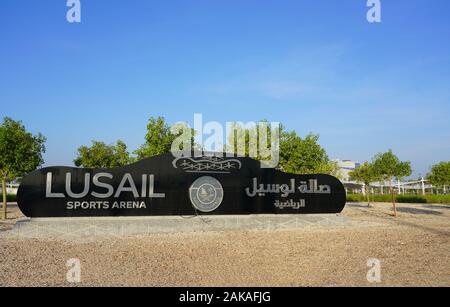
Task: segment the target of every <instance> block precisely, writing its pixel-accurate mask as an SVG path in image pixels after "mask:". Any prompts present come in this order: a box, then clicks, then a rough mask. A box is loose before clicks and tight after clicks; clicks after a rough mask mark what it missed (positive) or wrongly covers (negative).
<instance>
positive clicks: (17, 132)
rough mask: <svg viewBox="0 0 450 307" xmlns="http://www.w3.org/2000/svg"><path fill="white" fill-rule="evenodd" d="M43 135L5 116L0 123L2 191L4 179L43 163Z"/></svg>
mask: <svg viewBox="0 0 450 307" xmlns="http://www.w3.org/2000/svg"><path fill="white" fill-rule="evenodd" d="M44 143H45V137H44V136H43V135H42V134H40V133H39V134H37V135H32V134H31V133H30V132H28V131H26V129H25V127H24V125H23V124H22V122H20V121H14V120H13V119H11V118H8V117H5V118H4V119H3V122H2V124H1V125H0V176H1V181H2V187H3V191H4V188H5V185H6V181H8V180H12V179H15V178H17V177H21V176H23V175H25V174H26V173H29V172H32V171H34V170H35V169H36V168H37V167H39V166H40V165H42V164H43V163H44V160H43V158H42V154H43V153H44V152H45V145H44ZM2 215H3V218H4V219H6V193H3V214H2Z"/></svg>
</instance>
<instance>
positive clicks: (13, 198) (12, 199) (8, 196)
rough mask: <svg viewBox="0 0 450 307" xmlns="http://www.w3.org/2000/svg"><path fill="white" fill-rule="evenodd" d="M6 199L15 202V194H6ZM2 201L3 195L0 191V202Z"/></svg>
mask: <svg viewBox="0 0 450 307" xmlns="http://www.w3.org/2000/svg"><path fill="white" fill-rule="evenodd" d="M6 201H8V202H15V201H16V195H13V194H8V195H6ZM1 202H3V195H2V194H1V193H0V203H1Z"/></svg>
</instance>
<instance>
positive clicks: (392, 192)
mask: <svg viewBox="0 0 450 307" xmlns="http://www.w3.org/2000/svg"><path fill="white" fill-rule="evenodd" d="M390 190H391V196H392V206H393V208H394V217H397V206H396V204H395V189H394V188H392V181H391V184H390Z"/></svg>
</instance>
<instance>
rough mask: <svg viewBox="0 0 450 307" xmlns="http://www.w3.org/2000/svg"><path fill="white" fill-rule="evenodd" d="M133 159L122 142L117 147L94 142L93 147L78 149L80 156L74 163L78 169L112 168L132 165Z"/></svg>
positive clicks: (118, 142)
mask: <svg viewBox="0 0 450 307" xmlns="http://www.w3.org/2000/svg"><path fill="white" fill-rule="evenodd" d="M131 162H133V159H132V158H131V157H130V154H129V152H128V151H127V145H125V143H124V142H123V141H121V140H119V141H117V143H116V145H107V144H105V143H104V142H99V141H92V145H91V146H90V147H88V146H81V147H79V148H78V156H77V158H76V159H75V160H74V163H75V165H76V166H78V167H87V168H111V167H118V166H124V165H127V164H130V163H131Z"/></svg>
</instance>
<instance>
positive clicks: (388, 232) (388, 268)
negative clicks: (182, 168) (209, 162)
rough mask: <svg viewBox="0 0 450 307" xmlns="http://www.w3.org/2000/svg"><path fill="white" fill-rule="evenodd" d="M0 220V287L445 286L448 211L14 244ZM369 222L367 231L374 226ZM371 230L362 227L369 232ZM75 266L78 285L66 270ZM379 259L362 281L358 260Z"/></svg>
mask: <svg viewBox="0 0 450 307" xmlns="http://www.w3.org/2000/svg"><path fill="white" fill-rule="evenodd" d="M10 211H11V212H10V213H11V217H12V218H11V219H10V220H8V221H7V222H6V223H5V222H3V223H2V222H0V227H1V228H2V231H0V286H74V285H76V286H450V205H427V204H423V205H412V204H402V205H399V208H398V211H399V216H398V217H397V218H393V217H392V216H391V215H390V213H391V207H390V205H389V204H374V205H373V206H372V207H371V208H367V205H366V204H349V205H347V207H346V209H345V210H344V212H343V213H342V215H344V216H348V217H351V218H352V220H353V222H354V224H353V225H352V226H349V227H345V228H340V229H326V230H324V229H317V230H278V231H245V232H244V231H242V232H236V231H234V232H223V233H193V234H164V235H148V236H142V237H129V238H123V239H109V240H98V241H95V242H89V243H88V242H84V243H82V242H63V241H54V240H36V239H29V240H13V239H7V238H6V237H5V234H6V233H7V231H8V229H9V228H10V227H11V226H12V225H13V224H14V222H15V218H17V217H20V215H21V214H20V212H19V211H18V209H17V207H11V209H10ZM374 223H375V226H374ZM369 225H371V226H369ZM70 258H78V259H80V262H81V283H79V284H71V283H68V282H67V281H66V274H67V271H68V268H67V267H66V262H67V260H68V259H70ZM370 258H376V259H379V260H380V261H381V283H369V282H368V281H367V278H366V274H367V272H368V270H369V269H370V268H369V267H368V266H367V260H368V259H370Z"/></svg>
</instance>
